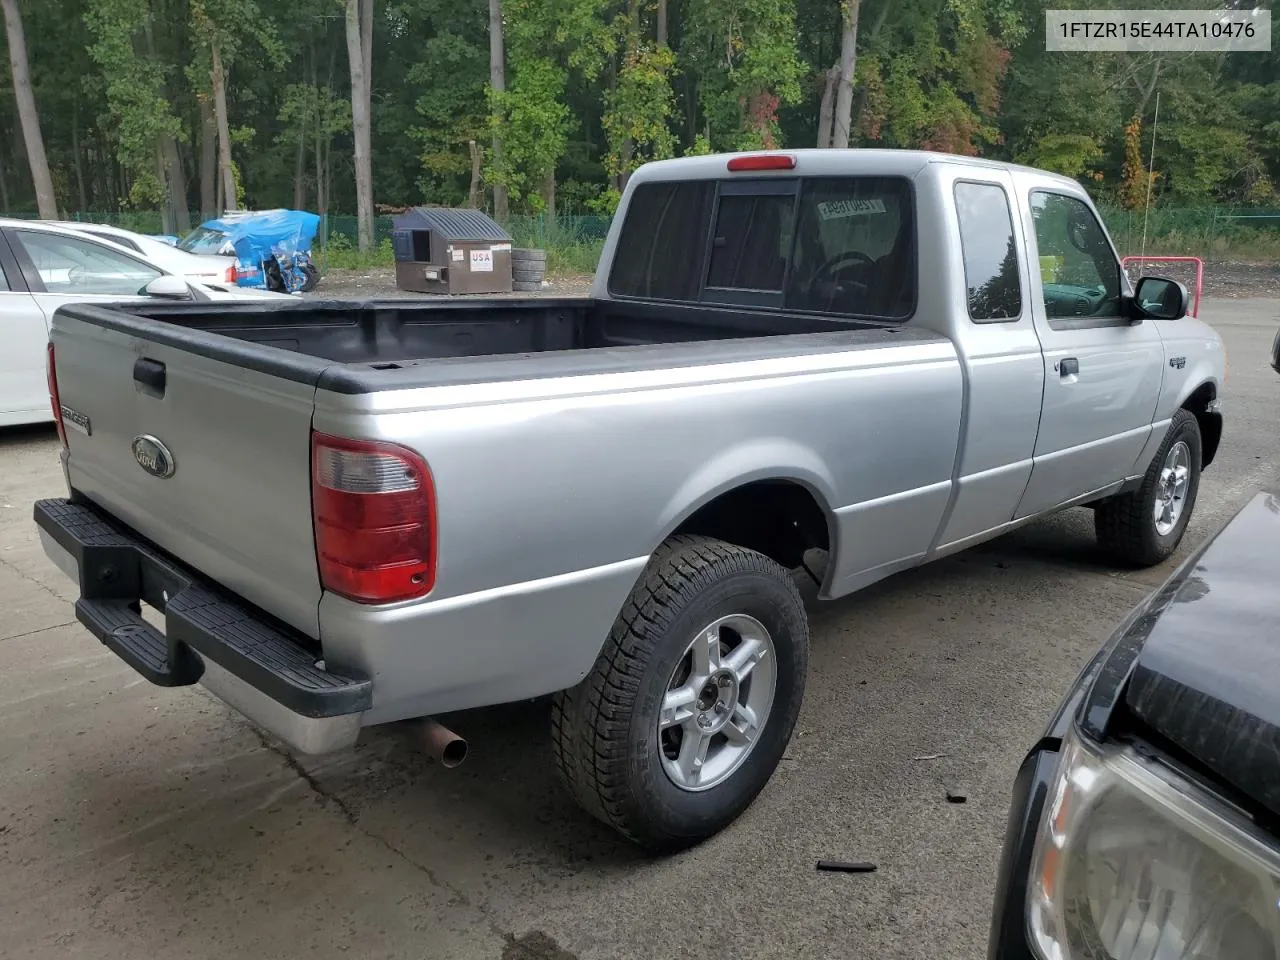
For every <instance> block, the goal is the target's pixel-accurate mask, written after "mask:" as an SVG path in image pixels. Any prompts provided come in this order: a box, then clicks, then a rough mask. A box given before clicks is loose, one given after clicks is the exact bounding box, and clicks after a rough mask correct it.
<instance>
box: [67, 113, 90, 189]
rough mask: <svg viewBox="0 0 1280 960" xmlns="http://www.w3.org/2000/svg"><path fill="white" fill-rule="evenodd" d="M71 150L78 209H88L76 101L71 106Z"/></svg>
mask: <svg viewBox="0 0 1280 960" xmlns="http://www.w3.org/2000/svg"><path fill="white" fill-rule="evenodd" d="M71 152H72V154H74V155H75V158H76V160H75V162H76V193H77V196H78V197H79V198H80V209H81V210H82V211H83V210H88V209H89V192H88V190H86V189H85V181H84V156H83V155H82V152H81V150H80V104H79V101H76V102H75V103H74V105H73V106H72V108H71Z"/></svg>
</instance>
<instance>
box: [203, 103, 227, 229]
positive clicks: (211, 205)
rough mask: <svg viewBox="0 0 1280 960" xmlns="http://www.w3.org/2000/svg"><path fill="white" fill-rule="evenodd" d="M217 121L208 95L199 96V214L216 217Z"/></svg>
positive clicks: (206, 217)
mask: <svg viewBox="0 0 1280 960" xmlns="http://www.w3.org/2000/svg"><path fill="white" fill-rule="evenodd" d="M217 180H218V122H217V121H216V120H215V119H214V116H213V105H212V104H211V103H209V98H208V97H201V98H200V216H201V217H202V218H204V219H205V220H210V219H212V218H214V217H216V216H217V215H218V214H219V213H221V212H222V211H221V210H219V209H218V188H217Z"/></svg>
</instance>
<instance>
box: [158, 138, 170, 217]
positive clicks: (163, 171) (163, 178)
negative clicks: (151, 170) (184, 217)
mask: <svg viewBox="0 0 1280 960" xmlns="http://www.w3.org/2000/svg"><path fill="white" fill-rule="evenodd" d="M155 157H156V177H157V178H158V179H159V180H160V182H161V183H162V184H165V185H167V186H169V187H170V188H171V187H172V184H170V183H169V171H168V169H167V164H166V163H165V155H164V148H163V147H162V146H161V145H160V143H159V142H157V143H156V145H155ZM173 231H174V225H173V190H172V189H167V190H165V198H164V201H163V202H162V203H161V204H160V232H161V233H168V234H172V233H173Z"/></svg>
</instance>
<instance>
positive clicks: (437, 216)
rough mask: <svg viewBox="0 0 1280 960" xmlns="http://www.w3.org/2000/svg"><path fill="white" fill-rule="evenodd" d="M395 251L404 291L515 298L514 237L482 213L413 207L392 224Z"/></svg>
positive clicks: (455, 209) (447, 208)
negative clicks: (488, 294)
mask: <svg viewBox="0 0 1280 960" xmlns="http://www.w3.org/2000/svg"><path fill="white" fill-rule="evenodd" d="M391 245H392V248H393V249H394V251H395V257H396V286H397V287H398V288H400V289H401V290H411V291H414V292H416V293H445V294H453V293H510V292H511V235H510V234H509V233H507V231H505V230H503V229H502V227H500V226H498V224H497V223H496V222H495V221H494V220H493V218H492V217H490V216H488V215H487V214H484V213H481V212H480V211H479V210H467V209H459V208H453V207H413V208H411V209H410V210H407V211H406V212H404V213H402V214H400V215H399V216H397V217H396V218H395V220H394V221H393V232H392V234H391Z"/></svg>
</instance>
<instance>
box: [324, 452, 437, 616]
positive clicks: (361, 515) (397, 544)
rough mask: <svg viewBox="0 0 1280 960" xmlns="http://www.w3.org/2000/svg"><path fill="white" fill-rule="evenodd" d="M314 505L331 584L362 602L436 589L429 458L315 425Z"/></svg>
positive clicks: (327, 579)
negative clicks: (333, 434)
mask: <svg viewBox="0 0 1280 960" xmlns="http://www.w3.org/2000/svg"><path fill="white" fill-rule="evenodd" d="M311 510H312V515H313V518H314V521H315V531H316V559H317V561H318V563H319V567H320V583H321V585H322V586H323V587H324V588H325V589H326V590H330V591H332V592H334V593H337V594H341V595H342V596H344V597H347V598H348V599H350V600H355V601H356V602H357V603H391V602H393V601H396V600H411V599H413V598H415V597H422V596H425V595H426V594H428V593H430V592H431V588H432V586H433V585H434V584H435V579H436V531H435V527H436V517H435V512H436V498H435V488H434V486H433V484H432V482H431V471H430V469H429V468H428V467H427V464H426V461H425V460H423V459H422V458H421V457H420V456H418V455H417V454H416V453H414V452H413V451H412V450H410V449H408V448H407V447H402V446H399V445H398V444H394V443H381V442H375V441H371V440H348V439H346V438H344V437H331V436H328V435H327V434H322V433H313V434H312V435H311Z"/></svg>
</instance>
